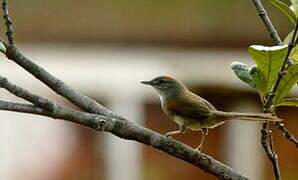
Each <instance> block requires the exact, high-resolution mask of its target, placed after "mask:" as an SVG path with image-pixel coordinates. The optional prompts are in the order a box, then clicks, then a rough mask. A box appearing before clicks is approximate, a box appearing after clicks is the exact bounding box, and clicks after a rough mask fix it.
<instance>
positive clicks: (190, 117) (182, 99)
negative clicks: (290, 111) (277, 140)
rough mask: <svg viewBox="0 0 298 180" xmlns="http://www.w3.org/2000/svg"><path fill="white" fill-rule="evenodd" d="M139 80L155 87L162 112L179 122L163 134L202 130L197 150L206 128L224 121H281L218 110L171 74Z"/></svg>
mask: <svg viewBox="0 0 298 180" xmlns="http://www.w3.org/2000/svg"><path fill="white" fill-rule="evenodd" d="M141 83H142V84H145V85H149V86H152V87H153V88H154V89H155V90H156V92H157V94H158V95H159V97H160V101H161V108H162V110H163V112H164V113H165V114H166V115H167V116H168V118H169V119H170V120H172V121H174V122H175V123H176V124H178V125H179V129H178V130H175V131H169V132H167V133H166V134H165V136H166V137H168V138H172V136H174V135H176V134H180V133H185V132H186V131H187V130H191V131H200V132H201V134H202V135H201V141H200V143H199V145H198V146H197V148H196V149H195V150H196V151H200V150H202V147H203V143H204V140H205V137H206V136H207V134H208V131H209V129H212V128H215V127H217V126H219V125H222V124H224V123H225V122H227V121H230V120H244V121H272V122H276V121H282V119H280V118H278V117H276V116H273V115H271V114H265V113H238V112H224V111H220V110H217V109H216V108H215V107H214V106H213V105H212V104H211V103H210V102H208V101H207V100H205V99H203V98H202V97H200V96H198V95H196V94H195V93H193V92H191V91H190V90H188V89H187V88H186V86H185V85H184V84H183V83H182V82H180V81H178V80H176V79H174V78H172V77H170V76H158V77H156V78H154V79H152V80H150V81H141Z"/></svg>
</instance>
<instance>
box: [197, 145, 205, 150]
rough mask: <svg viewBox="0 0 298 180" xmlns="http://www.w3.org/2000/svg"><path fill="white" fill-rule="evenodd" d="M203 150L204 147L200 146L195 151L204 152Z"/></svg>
mask: <svg viewBox="0 0 298 180" xmlns="http://www.w3.org/2000/svg"><path fill="white" fill-rule="evenodd" d="M202 149H203V146H202V145H199V146H198V147H197V148H196V149H195V151H202Z"/></svg>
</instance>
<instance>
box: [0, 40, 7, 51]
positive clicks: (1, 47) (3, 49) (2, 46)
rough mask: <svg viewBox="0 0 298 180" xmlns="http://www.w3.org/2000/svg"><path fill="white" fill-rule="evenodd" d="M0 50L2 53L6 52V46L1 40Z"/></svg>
mask: <svg viewBox="0 0 298 180" xmlns="http://www.w3.org/2000/svg"><path fill="white" fill-rule="evenodd" d="M0 52H2V53H3V54H5V53H6V48H5V46H4V44H3V43H2V42H0Z"/></svg>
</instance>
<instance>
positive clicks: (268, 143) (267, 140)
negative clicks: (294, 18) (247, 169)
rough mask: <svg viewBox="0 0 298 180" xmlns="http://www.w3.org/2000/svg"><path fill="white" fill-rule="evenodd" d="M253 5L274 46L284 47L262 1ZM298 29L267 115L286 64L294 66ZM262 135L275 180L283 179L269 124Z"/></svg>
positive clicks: (266, 108)
mask: <svg viewBox="0 0 298 180" xmlns="http://www.w3.org/2000/svg"><path fill="white" fill-rule="evenodd" d="M253 3H254V4H255V6H256V9H257V11H258V13H259V16H260V18H261V19H262V21H263V23H264V25H265V27H266V29H267V31H268V32H269V33H270V36H271V38H272V39H273V40H274V44H275V45H282V41H281V39H280V37H279V35H278V33H277V31H276V30H275V28H274V26H273V24H272V23H271V20H270V18H269V16H268V15H267V12H266V10H265V9H264V7H263V5H262V3H261V1H260V0H253ZM297 27H298V23H297V22H296V26H295V30H294V33H293V37H292V40H291V43H290V44H289V46H288V49H287V53H286V56H285V58H284V61H283V64H282V66H281V68H280V70H279V73H278V78H277V81H276V82H275V84H274V87H273V89H272V90H271V91H270V93H269V96H268V99H267V100H266V102H265V104H264V106H263V110H264V112H266V113H268V112H271V106H272V100H273V98H274V96H275V93H276V90H277V88H278V86H279V83H280V81H281V79H282V77H283V75H284V74H285V68H286V64H288V65H289V66H290V65H292V62H291V60H290V58H289V56H290V53H291V50H292V48H293V47H294V46H295V37H296V34H297ZM261 133H262V137H261V142H262V146H263V148H264V150H265V152H266V155H267V156H268V158H269V159H270V161H271V163H272V166H273V171H274V176H275V179H277V180H279V179H281V173H280V168H279V164H278V156H277V154H276V153H275V151H274V148H273V138H272V134H271V130H270V129H269V128H268V122H265V123H263V126H262V130H261Z"/></svg>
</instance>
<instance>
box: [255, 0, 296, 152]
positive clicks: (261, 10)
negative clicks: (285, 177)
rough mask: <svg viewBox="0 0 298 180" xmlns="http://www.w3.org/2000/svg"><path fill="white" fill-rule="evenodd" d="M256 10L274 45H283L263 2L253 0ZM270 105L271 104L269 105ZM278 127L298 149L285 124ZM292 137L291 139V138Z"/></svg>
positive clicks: (290, 63)
mask: <svg viewBox="0 0 298 180" xmlns="http://www.w3.org/2000/svg"><path fill="white" fill-rule="evenodd" d="M252 1H253V3H254V5H255V7H256V9H257V12H258V14H259V16H260V18H261V20H262V22H263V24H264V25H265V27H266V29H267V31H268V32H269V34H270V37H271V38H272V40H273V41H274V44H275V45H283V42H282V41H281V39H280V36H279V35H278V33H277V31H276V29H275V27H274V26H273V24H272V22H271V20H270V18H269V16H268V14H267V12H266V10H265V8H264V6H263V5H262V3H261V1H260V0H252ZM287 64H288V66H291V65H292V64H293V63H292V61H291V59H290V58H287ZM268 105H269V104H268ZM276 126H277V127H278V129H279V130H281V131H282V133H283V135H284V137H285V138H287V139H288V140H290V141H291V142H293V143H294V144H295V145H296V147H298V145H297V139H296V138H295V136H294V135H292V134H291V133H290V132H289V131H288V130H287V129H286V128H285V127H284V124H282V123H281V122H277V123H276ZM289 137H290V138H289Z"/></svg>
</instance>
